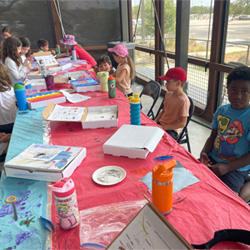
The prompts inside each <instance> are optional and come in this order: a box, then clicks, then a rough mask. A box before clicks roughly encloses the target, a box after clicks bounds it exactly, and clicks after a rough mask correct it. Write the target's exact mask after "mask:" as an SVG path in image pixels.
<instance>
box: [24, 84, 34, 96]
mask: <svg viewBox="0 0 250 250" xmlns="http://www.w3.org/2000/svg"><path fill="white" fill-rule="evenodd" d="M32 94H33V91H32V86H31V84H27V85H25V95H26V96H27V95H32Z"/></svg>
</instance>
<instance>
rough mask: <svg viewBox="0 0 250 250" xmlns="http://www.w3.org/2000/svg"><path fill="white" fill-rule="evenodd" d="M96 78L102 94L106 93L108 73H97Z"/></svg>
mask: <svg viewBox="0 0 250 250" xmlns="http://www.w3.org/2000/svg"><path fill="white" fill-rule="evenodd" d="M97 76H98V77H99V81H100V83H101V89H102V92H108V78H109V72H106V71H101V72H98V73H97Z"/></svg>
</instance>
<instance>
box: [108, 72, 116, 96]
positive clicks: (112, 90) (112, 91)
mask: <svg viewBox="0 0 250 250" xmlns="http://www.w3.org/2000/svg"><path fill="white" fill-rule="evenodd" d="M108 91H109V98H115V96H116V92H115V78H114V77H113V76H110V77H109V78H108Z"/></svg>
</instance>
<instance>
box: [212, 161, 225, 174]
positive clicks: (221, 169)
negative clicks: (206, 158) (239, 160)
mask: <svg viewBox="0 0 250 250" xmlns="http://www.w3.org/2000/svg"><path fill="white" fill-rule="evenodd" d="M211 169H212V171H213V172H214V173H215V174H216V175H217V176H221V175H224V174H227V173H228V172H229V171H230V169H229V166H228V164H225V163H216V164H214V165H212V166H211Z"/></svg>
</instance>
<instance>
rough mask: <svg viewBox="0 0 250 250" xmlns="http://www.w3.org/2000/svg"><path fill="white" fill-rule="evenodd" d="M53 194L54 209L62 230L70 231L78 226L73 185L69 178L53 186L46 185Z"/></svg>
mask: <svg viewBox="0 0 250 250" xmlns="http://www.w3.org/2000/svg"><path fill="white" fill-rule="evenodd" d="M48 189H49V190H51V191H53V192H54V197H55V201H56V208H57V213H58V217H59V220H60V226H61V228H63V229H71V228H74V227H76V226H77V225H78V224H79V211H78V206H77V198H76V189H75V184H74V182H73V180H72V179H71V178H63V179H61V180H59V181H58V182H56V183H55V184H54V185H48Z"/></svg>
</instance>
